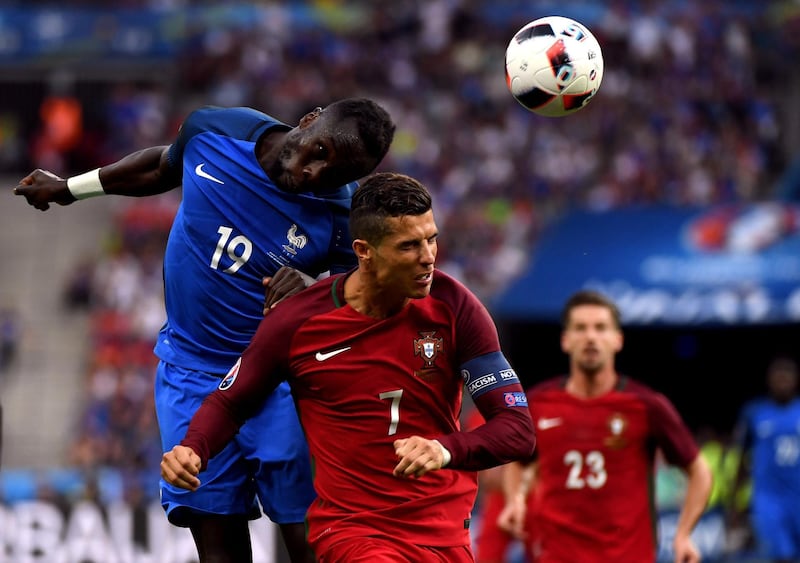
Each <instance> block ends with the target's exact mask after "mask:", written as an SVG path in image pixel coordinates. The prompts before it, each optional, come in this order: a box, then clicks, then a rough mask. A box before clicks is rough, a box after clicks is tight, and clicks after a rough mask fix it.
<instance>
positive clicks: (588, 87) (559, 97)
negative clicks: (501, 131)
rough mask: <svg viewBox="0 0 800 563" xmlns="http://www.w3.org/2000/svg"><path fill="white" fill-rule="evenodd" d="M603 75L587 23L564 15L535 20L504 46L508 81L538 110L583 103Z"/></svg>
mask: <svg viewBox="0 0 800 563" xmlns="http://www.w3.org/2000/svg"><path fill="white" fill-rule="evenodd" d="M602 80H603V53H602V52H601V50H600V44H599V43H598V42H597V39H595V37H594V35H592V33H591V32H590V31H589V30H588V29H587V28H586V26H584V25H582V24H580V23H578V22H576V21H575V20H572V19H570V18H565V17H562V16H547V17H544V18H539V19H537V20H534V21H532V22H530V23H528V24H527V25H525V26H524V27H523V28H522V29H520V30H519V31H518V32H517V33H516V34H515V35H514V37H513V39H511V42H510V43H509V44H508V48H507V49H506V84H508V89H509V90H510V91H511V94H512V95H513V96H514V98H515V99H516V100H517V101H518V102H519V103H520V104H522V105H523V106H524V107H525V108H527V109H529V110H530V111H532V112H534V113H538V114H540V115H546V116H549V117H558V116H562V115H568V114H570V113H575V112H576V111H578V110H579V109H581V108H583V107H585V106H586V104H588V103H589V100H591V99H592V98H593V97H594V95H595V94H596V93H597V90H598V88H600V83H601V82H602Z"/></svg>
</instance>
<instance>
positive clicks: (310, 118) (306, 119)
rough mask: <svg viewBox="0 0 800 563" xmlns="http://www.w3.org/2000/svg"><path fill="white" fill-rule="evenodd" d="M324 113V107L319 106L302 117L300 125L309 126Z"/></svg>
mask: <svg viewBox="0 0 800 563" xmlns="http://www.w3.org/2000/svg"><path fill="white" fill-rule="evenodd" d="M321 114H322V108H321V107H319V106H317V107H316V108H314V111H310V112H308V113H307V114H305V115H304V116H303V117H302V118H300V127H308V126H309V125H311V123H313V122H314V120H315V119H317V118H318V117H319V116H320V115H321Z"/></svg>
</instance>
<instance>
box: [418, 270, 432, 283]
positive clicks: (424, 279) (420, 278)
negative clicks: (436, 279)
mask: <svg viewBox="0 0 800 563" xmlns="http://www.w3.org/2000/svg"><path fill="white" fill-rule="evenodd" d="M414 279H415V280H416V281H417V283H420V284H427V283H430V281H431V279H433V272H428V273H427V274H421V275H419V276H417V277H416V278H414Z"/></svg>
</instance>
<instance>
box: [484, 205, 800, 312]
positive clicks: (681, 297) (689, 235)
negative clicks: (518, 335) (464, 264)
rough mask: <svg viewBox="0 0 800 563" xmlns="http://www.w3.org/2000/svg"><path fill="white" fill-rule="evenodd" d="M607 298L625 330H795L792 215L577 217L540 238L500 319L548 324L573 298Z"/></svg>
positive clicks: (799, 294) (796, 251)
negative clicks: (592, 293)
mask: <svg viewBox="0 0 800 563" xmlns="http://www.w3.org/2000/svg"><path fill="white" fill-rule="evenodd" d="M584 288H586V289H595V290H598V291H601V292H603V293H605V294H606V295H608V296H610V297H611V298H613V299H614V300H615V301H616V303H617V304H618V305H619V307H620V309H621V311H622V313H623V317H624V321H625V323H626V324H633V325H636V324H638V325H650V324H662V325H670V324H681V325H686V324H690V325H691V324H722V325H737V324H772V323H775V324H777V323H791V322H798V321H800V206H798V205H793V204H788V203H779V202H770V203H761V204H751V205H725V206H719V207H713V208H703V209H696V208H695V209H691V208H667V207H652V208H650V207H647V208H632V209H623V210H618V211H611V212H603V213H591V212H585V211H576V212H573V213H570V214H568V215H567V216H565V217H564V218H563V219H562V220H561V221H559V222H558V223H557V224H555V225H554V226H553V227H551V229H550V230H549V231H547V232H546V233H545V234H544V235H543V237H542V238H541V240H540V243H539V245H538V247H537V249H536V251H535V253H534V255H533V256H532V258H531V264H530V267H529V269H528V271H527V272H525V273H524V274H523V275H522V276H521V277H520V278H519V279H517V280H516V282H514V283H513V284H512V285H511V286H510V287H508V288H507V290H506V291H505V292H503V293H502V294H501V295H500V296H499V297H498V298H497V299H496V300H495V302H494V303H492V304H490V305H491V309H492V312H493V313H494V314H495V315H496V316H497V317H498V318H499V319H506V320H525V321H539V322H551V321H557V320H558V317H559V314H560V310H561V307H562V306H563V304H564V302H565V301H566V299H567V298H568V297H569V296H570V294H572V293H573V292H574V291H577V290H579V289H584Z"/></svg>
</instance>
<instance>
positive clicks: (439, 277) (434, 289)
mask: <svg viewBox="0 0 800 563" xmlns="http://www.w3.org/2000/svg"><path fill="white" fill-rule="evenodd" d="M431 296H432V297H433V298H435V299H440V300H443V301H451V302H463V301H474V302H476V303H480V301H479V300H478V298H477V296H475V294H474V293H472V291H470V290H469V289H468V288H467V287H466V286H465V285H464V284H463V283H461V282H460V281H458V280H457V279H456V278H454V277H453V276H451V275H450V274H447V273H445V272H443V271H442V270H439V269H435V270H434V271H433V282H432V283H431Z"/></svg>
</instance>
